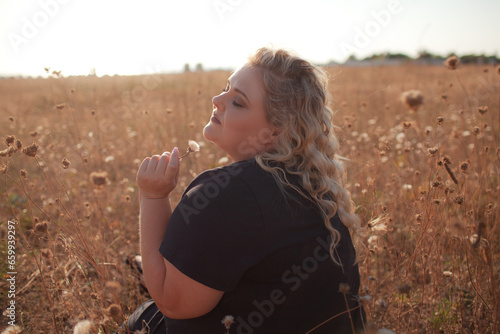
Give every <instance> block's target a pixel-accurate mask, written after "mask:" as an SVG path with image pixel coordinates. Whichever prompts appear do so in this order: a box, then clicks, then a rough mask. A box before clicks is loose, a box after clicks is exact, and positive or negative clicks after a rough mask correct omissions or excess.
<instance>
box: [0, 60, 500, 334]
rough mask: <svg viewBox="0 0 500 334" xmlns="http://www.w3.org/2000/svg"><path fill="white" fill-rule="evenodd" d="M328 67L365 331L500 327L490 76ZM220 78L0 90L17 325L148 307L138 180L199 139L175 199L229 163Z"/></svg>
mask: <svg viewBox="0 0 500 334" xmlns="http://www.w3.org/2000/svg"><path fill="white" fill-rule="evenodd" d="M329 72H330V73H331V75H332V81H331V91H332V93H333V95H334V107H335V109H336V110H337V113H336V115H335V124H336V125H338V126H339V129H338V135H339V137H340V139H341V142H342V154H343V155H344V156H346V157H348V158H349V159H350V160H351V161H350V164H349V166H348V173H349V177H348V178H349V180H348V188H349V190H350V191H351V193H352V196H353V199H354V201H355V202H356V204H357V205H358V213H359V214H360V216H361V217H362V218H363V221H364V223H365V224H369V226H368V228H369V230H370V233H369V235H368V236H367V239H366V243H367V247H368V249H369V252H368V254H367V256H366V257H365V258H364V260H362V261H361V262H360V271H361V275H362V287H363V289H362V291H360V295H361V296H364V297H363V300H365V307H366V310H367V313H368V317H369V320H370V322H371V326H372V327H373V328H382V327H386V328H391V329H393V330H395V331H396V332H398V333H426V332H427V333H434V332H440V331H442V332H444V333H456V332H460V333H495V332H498V331H499V330H500V318H499V315H500V308H499V305H500V288H499V286H500V284H499V283H500V245H499V242H500V237H499V235H500V228H499V217H500V214H499V213H500V211H499V206H498V204H499V203H498V199H499V198H500V184H499V175H500V142H499V139H500V134H499V130H500V119H499V114H500V105H499V103H500V76H499V75H498V73H497V72H498V71H497V69H496V67H487V66H462V67H459V68H458V69H457V70H454V71H450V70H448V69H447V68H446V67H445V66H442V67H423V66H412V65H407V66H404V67H377V68H331V69H329ZM227 76H228V73H227V72H205V73H184V74H175V75H174V74H170V75H150V76H136V77H103V78H96V77H79V78H77V77H70V78H57V77H52V78H50V79H23V80H14V79H11V80H1V81H0V91H1V92H2V95H1V97H0V101H1V104H0V119H1V120H2V121H1V122H0V139H1V143H0V145H1V146H0V156H1V157H0V192H1V194H2V198H1V200H0V217H2V219H1V221H0V226H1V229H0V238H1V239H2V243H1V245H2V246H1V248H0V250H1V256H2V260H1V263H2V264H1V265H0V276H1V280H0V298H1V301H2V302H1V305H2V308H3V309H4V307H5V305H7V304H6V302H7V300H8V299H7V295H6V291H7V281H6V278H7V274H6V273H7V272H8V271H9V270H8V268H7V264H6V261H4V259H6V258H7V253H6V250H7V246H6V242H4V240H7V220H8V219H17V221H18V224H17V228H16V232H17V235H16V236H17V244H16V248H17V249H16V252H17V260H16V269H17V272H18V275H17V277H16V279H17V281H16V307H17V308H16V315H17V319H16V324H17V325H19V326H21V327H22V328H24V332H25V333H72V332H73V329H74V327H75V326H76V324H77V323H79V322H80V325H78V326H79V327H81V328H84V327H85V328H91V327H92V326H93V327H94V328H97V329H100V332H101V333H111V332H113V331H115V330H118V327H119V325H120V324H121V322H122V321H123V320H124V319H125V317H126V316H127V315H128V314H130V313H131V312H132V311H133V310H134V309H135V308H136V307H137V306H138V305H139V304H140V303H141V302H142V301H143V300H144V298H145V297H144V296H145V294H144V291H143V290H141V287H140V285H139V284H138V277H137V274H135V272H134V271H133V270H132V269H131V268H130V266H129V265H128V264H127V259H131V258H133V256H134V255H136V254H137V253H138V250H139V245H138V235H137V234H138V233H137V232H138V222H137V220H138V203H137V185H136V182H135V174H136V170H137V168H138V166H139V164H140V162H141V161H142V159H143V158H144V157H146V156H148V155H152V154H161V153H162V152H164V151H166V150H171V149H172V148H173V147H174V146H178V147H179V149H180V151H181V152H182V151H183V150H188V140H189V139H194V140H196V141H198V142H199V143H201V146H202V147H201V151H200V152H194V153H192V154H191V155H190V156H189V157H186V158H185V159H183V161H182V170H181V175H180V178H179V180H180V182H179V186H178V187H177V189H176V190H175V194H174V195H173V198H174V204H175V203H176V202H177V201H178V199H179V197H180V195H181V193H182V191H183V189H184V188H185V187H186V186H187V184H188V183H189V182H190V180H192V178H193V177H194V176H196V175H197V174H198V173H200V172H201V171H203V170H205V169H207V168H211V167H214V166H217V165H218V161H219V160H220V159H221V158H223V157H225V154H224V152H222V151H221V150H219V149H218V148H216V147H215V146H214V145H213V144H211V143H205V142H204V140H203V137H202V134H201V131H202V128H203V126H204V125H205V124H206V123H207V121H208V119H209V117H210V113H211V108H212V105H211V98H212V96H213V95H215V94H218V93H219V92H220V90H221V89H222V88H223V86H224V85H225V81H226V79H227ZM408 91H419V92H420V94H422V100H420V98H417V102H418V107H416V108H415V107H412V106H415V104H411V103H408V101H406V102H407V105H408V106H405V104H404V103H402V100H401V99H402V94H403V93H404V92H408ZM406 96H407V97H408V95H406ZM412 101H414V100H412ZM422 101H423V103H422V104H420V103H421V102H422ZM403 102H404V101H403ZM409 108H410V109H409ZM9 136H13V137H9ZM4 151H5V152H4ZM2 152H4V153H2ZM23 152H24V153H23ZM367 294H370V295H371V299H370V298H367V297H366V295H367ZM332 316H333V315H332ZM83 320H89V321H91V323H88V322H81V321H83ZM6 325H7V318H6V317H3V318H2V322H1V326H2V328H3V327H5V326H6ZM223 330H224V326H223V325H222V324H221V332H222V331H223Z"/></svg>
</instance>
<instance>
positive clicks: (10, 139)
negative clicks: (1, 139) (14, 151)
mask: <svg viewBox="0 0 500 334" xmlns="http://www.w3.org/2000/svg"><path fill="white" fill-rule="evenodd" d="M15 140H16V136H14V135H10V136H7V138H5V143H6V144H7V146H10V145H12V144H13V143H14V141H15Z"/></svg>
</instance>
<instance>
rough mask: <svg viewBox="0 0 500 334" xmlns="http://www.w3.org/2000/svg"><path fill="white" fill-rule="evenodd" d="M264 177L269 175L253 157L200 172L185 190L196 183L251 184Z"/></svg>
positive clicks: (220, 184)
mask: <svg viewBox="0 0 500 334" xmlns="http://www.w3.org/2000/svg"><path fill="white" fill-rule="evenodd" d="M266 177H271V176H270V175H268V173H266V172H265V171H264V170H263V169H262V168H261V167H260V166H259V164H258V163H257V162H256V161H255V159H248V160H243V161H239V162H235V163H232V164H230V165H227V166H223V167H217V168H212V169H208V170H206V171H204V172H202V173H200V174H199V175H198V176H197V177H196V178H195V179H194V180H193V181H192V182H191V184H190V185H189V186H188V189H187V190H189V189H190V188H193V187H194V186H197V185H206V184H210V183H215V184H218V185H219V186H223V185H227V186H229V185H232V186H235V185H238V184H241V183H245V184H252V183H254V182H256V181H262V180H263V178H264V179H265V178H266Z"/></svg>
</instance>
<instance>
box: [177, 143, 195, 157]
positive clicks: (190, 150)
mask: <svg viewBox="0 0 500 334" xmlns="http://www.w3.org/2000/svg"><path fill="white" fill-rule="evenodd" d="M199 150H200V145H199V144H198V143H197V142H195V141H194V140H189V141H188V148H187V150H186V153H184V154H183V155H181V156H180V157H179V159H182V158H184V157H185V156H186V155H188V154H189V153H191V152H198V151H199Z"/></svg>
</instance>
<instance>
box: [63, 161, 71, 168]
mask: <svg viewBox="0 0 500 334" xmlns="http://www.w3.org/2000/svg"><path fill="white" fill-rule="evenodd" d="M70 164H71V163H70V162H69V160H68V159H66V158H64V159H63V160H62V161H61V165H62V168H63V169H68V168H69V165H70Z"/></svg>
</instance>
